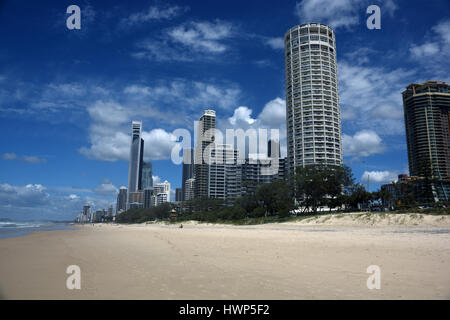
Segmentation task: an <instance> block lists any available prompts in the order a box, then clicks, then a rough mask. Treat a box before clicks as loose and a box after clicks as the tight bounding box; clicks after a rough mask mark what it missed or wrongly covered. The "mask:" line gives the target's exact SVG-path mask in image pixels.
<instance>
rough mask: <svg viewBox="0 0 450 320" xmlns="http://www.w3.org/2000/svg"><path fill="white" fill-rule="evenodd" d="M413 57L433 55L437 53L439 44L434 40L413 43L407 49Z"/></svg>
mask: <svg viewBox="0 0 450 320" xmlns="http://www.w3.org/2000/svg"><path fill="white" fill-rule="evenodd" d="M409 50H410V51H411V54H412V55H413V57H414V58H419V59H420V58H424V57H429V56H434V55H435V54H436V53H439V51H440V50H439V44H438V43H434V42H428V43H424V44H422V45H417V46H416V45H413V46H411V48H410V49H409Z"/></svg>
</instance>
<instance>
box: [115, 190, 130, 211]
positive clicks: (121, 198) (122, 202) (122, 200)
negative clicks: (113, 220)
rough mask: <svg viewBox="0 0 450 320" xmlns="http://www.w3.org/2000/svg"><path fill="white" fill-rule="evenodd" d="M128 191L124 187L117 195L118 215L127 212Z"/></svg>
mask: <svg viewBox="0 0 450 320" xmlns="http://www.w3.org/2000/svg"><path fill="white" fill-rule="evenodd" d="M127 199H128V190H127V188H126V187H124V186H122V187H120V190H119V194H118V195H117V203H116V214H119V213H121V212H123V211H126V210H127Z"/></svg>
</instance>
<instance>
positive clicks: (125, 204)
mask: <svg viewBox="0 0 450 320" xmlns="http://www.w3.org/2000/svg"><path fill="white" fill-rule="evenodd" d="M169 201H170V183H169V182H168V181H165V182H164V183H162V184H161V183H160V184H156V185H153V169H152V163H151V162H145V161H144V139H143V138H142V122H141V121H133V122H132V124H131V146H130V164H129V170H128V190H127V188H125V187H121V188H120V191H119V194H118V196H117V205H116V214H119V213H121V212H123V211H126V210H128V209H137V208H150V207H153V206H156V205H159V204H161V203H164V202H169Z"/></svg>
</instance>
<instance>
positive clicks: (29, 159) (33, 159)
mask: <svg viewBox="0 0 450 320" xmlns="http://www.w3.org/2000/svg"><path fill="white" fill-rule="evenodd" d="M23 161H25V162H28V163H45V162H47V159H44V158H40V157H36V156H24V157H23Z"/></svg>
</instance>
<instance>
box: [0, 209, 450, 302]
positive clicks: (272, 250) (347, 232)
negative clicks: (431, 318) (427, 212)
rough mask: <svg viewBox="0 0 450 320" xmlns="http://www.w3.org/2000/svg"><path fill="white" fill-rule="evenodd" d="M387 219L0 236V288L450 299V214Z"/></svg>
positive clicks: (25, 292)
mask: <svg viewBox="0 0 450 320" xmlns="http://www.w3.org/2000/svg"><path fill="white" fill-rule="evenodd" d="M389 216H390V215H389ZM391 218H392V217H389V219H390V220H389V221H388V222H387V220H386V219H388V218H387V217H386V216H385V217H382V218H380V219H378V218H376V219H375V218H364V217H363V216H358V215H355V216H353V217H348V216H344V217H340V216H333V217H331V218H330V217H328V218H325V217H322V218H318V219H307V220H303V221H301V222H291V223H282V224H266V225H258V226H230V225H207V224H197V223H187V224H185V227H184V228H183V229H179V228H178V227H177V226H176V225H164V224H148V225H130V226H120V225H105V224H98V225H95V226H83V227H77V228H76V229H75V230H64V231H43V232H36V233H32V234H30V235H28V236H24V237H18V238H9V239H0V257H1V260H0V296H1V297H2V298H6V299H449V298H450V272H449V271H450V223H449V221H450V219H449V217H444V218H443V219H442V217H439V216H435V217H431V218H430V217H428V216H427V217H422V218H417V217H415V218H411V217H404V219H403V220H402V219H400V218H399V216H397V217H395V218H392V219H391ZM395 219H400V220H395ZM439 219H440V220H439ZM69 265H78V266H79V267H80V268H81V290H68V289H67V288H66V279H67V277H68V275H67V274H66V273H65V272H66V268H67V266H69ZM369 265H378V266H379V267H380V268H381V289H379V290H376V289H374V290H369V289H367V286H366V280H367V278H368V277H369V274H368V273H366V269H367V267H368V266H369Z"/></svg>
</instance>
